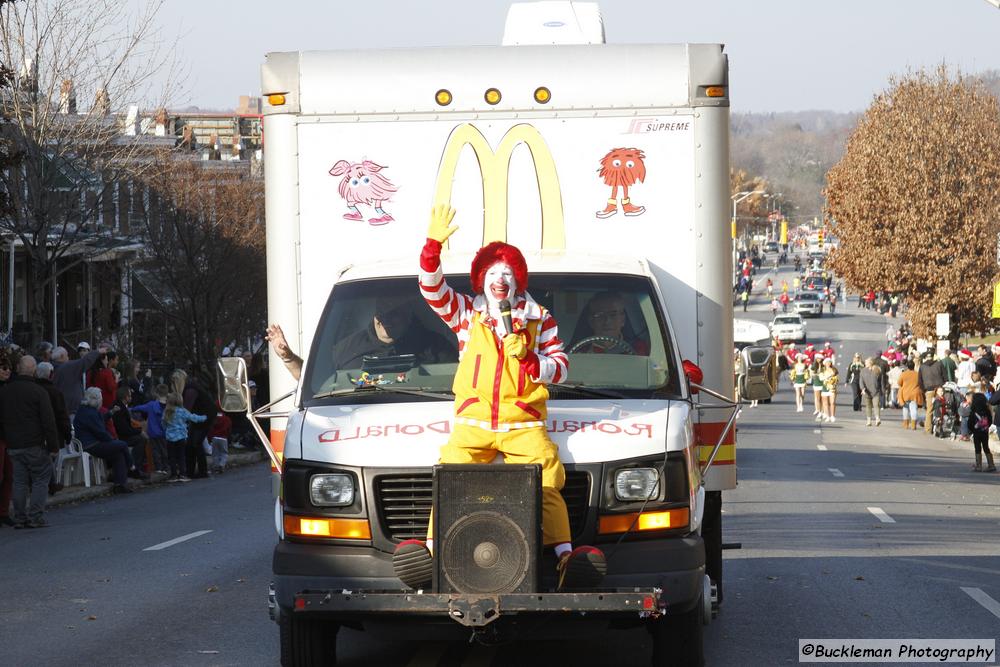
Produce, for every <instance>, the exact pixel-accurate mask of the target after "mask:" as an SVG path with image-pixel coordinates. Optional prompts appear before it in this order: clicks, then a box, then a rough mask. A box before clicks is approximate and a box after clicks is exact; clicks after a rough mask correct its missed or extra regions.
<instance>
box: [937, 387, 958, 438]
mask: <svg viewBox="0 0 1000 667" xmlns="http://www.w3.org/2000/svg"><path fill="white" fill-rule="evenodd" d="M942 388H943V389H944V396H935V397H934V418H933V421H932V422H931V429H932V432H933V433H934V437H936V438H951V439H952V440H956V439H957V438H958V434H959V423H958V406H959V405H960V404H961V402H962V395H961V393H960V392H959V391H958V385H956V384H955V383H954V382H946V383H945V384H944V387H942Z"/></svg>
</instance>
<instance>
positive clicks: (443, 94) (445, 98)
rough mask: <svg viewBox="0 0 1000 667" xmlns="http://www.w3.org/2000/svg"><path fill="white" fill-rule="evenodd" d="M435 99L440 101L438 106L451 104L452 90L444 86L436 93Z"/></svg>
mask: <svg viewBox="0 0 1000 667" xmlns="http://www.w3.org/2000/svg"><path fill="white" fill-rule="evenodd" d="M434 101H435V102H437V103H438V106H442V107H446V106H448V105H449V104H451V91H450V90H448V89H447V88H442V89H441V90H439V91H437V92H436V93H434Z"/></svg>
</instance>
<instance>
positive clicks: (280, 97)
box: [267, 93, 285, 107]
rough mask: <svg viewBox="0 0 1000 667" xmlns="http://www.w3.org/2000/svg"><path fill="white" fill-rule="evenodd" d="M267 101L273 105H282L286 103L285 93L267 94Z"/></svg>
mask: <svg viewBox="0 0 1000 667" xmlns="http://www.w3.org/2000/svg"><path fill="white" fill-rule="evenodd" d="M267 103H268V104H270V105H271V106H272V107H280V106H282V105H283V104H284V103H285V94H284V93H271V94H270V95H268V96H267Z"/></svg>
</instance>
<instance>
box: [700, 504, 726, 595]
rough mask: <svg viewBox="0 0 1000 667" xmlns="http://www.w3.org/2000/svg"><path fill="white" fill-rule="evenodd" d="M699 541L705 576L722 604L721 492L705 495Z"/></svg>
mask: <svg viewBox="0 0 1000 667" xmlns="http://www.w3.org/2000/svg"><path fill="white" fill-rule="evenodd" d="M701 539H703V540H704V541H705V574H707V575H708V576H709V578H711V580H712V583H713V584H715V586H716V589H717V590H718V592H719V604H720V605H721V604H722V491H707V492H706V493H705V515H704V516H703V517H702V524H701Z"/></svg>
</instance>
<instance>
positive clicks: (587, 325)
mask: <svg viewBox="0 0 1000 667" xmlns="http://www.w3.org/2000/svg"><path fill="white" fill-rule="evenodd" d="M569 351H570V352H573V353H577V352H580V353H586V354H637V355H641V356H649V343H648V342H646V341H645V340H642V339H641V338H640V337H638V336H636V335H634V333H632V331H631V327H629V326H628V310H627V309H626V307H625V297H623V296H622V295H621V294H619V293H617V292H602V293H600V294H596V295H594V296H593V297H591V299H590V301H588V302H587V305H586V306H584V308H583V315H582V316H581V317H580V322H579V323H578V324H577V326H576V332H575V335H574V336H573V343H572V344H571V345H570V348H569Z"/></svg>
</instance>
